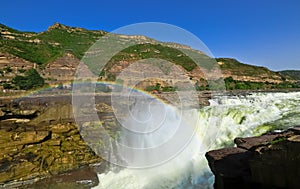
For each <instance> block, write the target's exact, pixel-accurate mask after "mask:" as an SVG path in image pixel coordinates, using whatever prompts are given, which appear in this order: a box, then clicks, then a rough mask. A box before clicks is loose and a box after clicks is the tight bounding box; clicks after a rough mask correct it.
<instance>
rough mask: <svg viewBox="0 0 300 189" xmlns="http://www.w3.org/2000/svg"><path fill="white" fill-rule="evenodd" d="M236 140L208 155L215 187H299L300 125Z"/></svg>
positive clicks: (228, 188) (220, 188)
mask: <svg viewBox="0 0 300 189" xmlns="http://www.w3.org/2000/svg"><path fill="white" fill-rule="evenodd" d="M235 143H236V145H237V147H234V148H224V149H220V150H213V151H210V152H208V153H207V154H206V158H207V160H208V162H209V166H210V168H211V170H212V172H213V173H214V175H215V184H214V187H215V188H216V189H235V188H286V189H287V188H291V189H296V188H297V189H298V188H300V182H299V180H298V178H299V176H300V169H299V167H300V155H299V154H300V127H295V128H292V129H289V130H287V131H284V132H280V133H268V134H266V135H262V136H260V137H248V138H236V139H235Z"/></svg>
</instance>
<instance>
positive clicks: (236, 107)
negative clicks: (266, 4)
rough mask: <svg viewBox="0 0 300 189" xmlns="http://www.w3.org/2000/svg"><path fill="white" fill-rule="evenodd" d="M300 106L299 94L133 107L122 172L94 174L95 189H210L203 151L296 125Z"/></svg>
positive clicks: (121, 152) (122, 148) (126, 131)
mask: <svg viewBox="0 0 300 189" xmlns="http://www.w3.org/2000/svg"><path fill="white" fill-rule="evenodd" d="M299 105H300V92H291V93H254V94H249V95H246V96H227V97H222V96H219V97H215V98H213V99H211V100H210V106H207V107H203V108H201V109H199V110H196V109H194V110H186V111H181V110H178V109H176V108H174V107H171V106H169V105H166V104H164V103H161V102H157V103H151V106H149V104H147V103H144V102H140V103H136V104H135V106H134V107H133V109H132V110H133V111H132V115H131V116H129V117H128V118H127V119H125V122H124V123H125V124H126V126H127V127H126V128H125V129H123V131H122V135H121V138H120V141H119V143H120V144H119V145H118V151H119V156H120V157H121V158H122V160H123V161H124V162H126V163H127V164H126V165H127V166H125V167H124V168H121V169H118V170H117V171H116V170H114V169H112V170H111V171H108V172H107V173H102V174H99V175H98V177H99V181H100V184H99V185H98V186H97V187H95V188H96V189H98V188H99V189H100V188H101V189H102V188H103V189H106V188H109V189H114V188H116V189H117V188H118V189H122V188H124V189H127V188H130V189H135V188H137V189H138V188H143V189H148V188H149V189H152V188H155V189H156V188H212V184H213V182H214V177H213V175H212V173H211V172H210V170H209V168H208V165H207V162H206V159H205V157H204V155H205V153H206V152H207V151H208V150H212V149H217V148H222V147H224V146H227V145H229V146H230V145H231V146H232V145H233V143H232V142H233V139H234V138H235V137H245V136H253V135H260V134H262V133H264V132H266V131H268V130H271V129H286V128H287V127H289V126H293V125H296V124H300V118H299V117H300V116H299V115H300V108H299V107H300V106H299ZM286 120H288V121H286Z"/></svg>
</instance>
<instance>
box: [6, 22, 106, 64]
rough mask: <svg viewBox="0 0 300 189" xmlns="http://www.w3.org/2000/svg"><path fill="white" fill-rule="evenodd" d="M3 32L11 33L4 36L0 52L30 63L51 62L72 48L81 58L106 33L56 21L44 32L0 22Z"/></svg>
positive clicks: (71, 50)
mask: <svg viewBox="0 0 300 189" xmlns="http://www.w3.org/2000/svg"><path fill="white" fill-rule="evenodd" d="M0 29H1V31H5V32H10V34H7V36H6V37H3V36H2V37H1V39H0V51H4V52H9V53H11V54H13V55H15V56H17V57H21V58H23V59H25V60H28V61H30V62H35V63H38V64H46V63H49V62H51V61H53V60H55V59H56V58H58V57H60V56H62V55H63V54H64V53H65V52H66V51H70V52H71V53H72V54H74V55H75V56H76V57H77V58H79V59H80V58H81V57H82V56H83V55H84V52H86V51H87V50H88V48H89V47H90V46H91V45H92V44H93V43H94V42H96V41H97V39H99V38H100V37H101V36H103V35H104V34H105V32H103V31H88V30H84V29H80V28H72V27H67V26H64V25H62V24H55V26H53V27H52V28H51V29H48V30H47V31H45V32H42V33H32V32H20V31H17V30H14V29H11V28H9V27H7V26H4V25H0Z"/></svg>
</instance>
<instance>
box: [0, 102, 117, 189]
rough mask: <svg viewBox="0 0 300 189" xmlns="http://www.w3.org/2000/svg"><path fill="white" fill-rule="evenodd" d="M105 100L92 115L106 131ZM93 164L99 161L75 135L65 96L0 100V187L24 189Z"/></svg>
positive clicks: (108, 119) (110, 120) (111, 121)
mask: <svg viewBox="0 0 300 189" xmlns="http://www.w3.org/2000/svg"><path fill="white" fill-rule="evenodd" d="M106 100H107V99H105V98H104V99H102V98H101V102H99V103H98V104H97V113H98V114H99V116H100V117H104V118H105V119H103V122H102V123H101V124H103V125H104V126H107V127H110V128H111V129H112V128H113V127H116V120H115V119H114V118H113V116H112V114H111V111H112V110H111V108H109V105H107V104H106V103H105V102H106ZM108 125H109V126H108ZM99 163H104V160H103V159H101V157H99V156H97V155H96V154H95V152H94V151H93V150H92V149H91V148H90V147H89V146H88V144H87V143H86V142H85V141H84V140H83V138H82V136H81V135H80V133H79V128H78V126H77V125H76V123H75V120H74V117H73V110H72V105H71V97H70V96H61V97H57V96H55V97H47V98H44V97H40V98H19V99H9V98H4V99H1V100H0V187H4V188H6V187H14V188H24V186H23V185H24V184H25V185H26V184H30V183H32V182H36V181H37V180H40V179H43V178H49V177H52V176H54V175H60V174H63V173H67V172H68V173H70V172H72V171H74V170H78V169H82V168H84V167H89V166H90V165H93V164H99Z"/></svg>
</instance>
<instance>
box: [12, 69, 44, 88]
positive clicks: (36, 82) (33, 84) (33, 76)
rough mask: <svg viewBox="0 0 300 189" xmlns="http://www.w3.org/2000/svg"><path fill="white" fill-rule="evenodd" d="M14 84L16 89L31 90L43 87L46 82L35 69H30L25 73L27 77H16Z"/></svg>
mask: <svg viewBox="0 0 300 189" xmlns="http://www.w3.org/2000/svg"><path fill="white" fill-rule="evenodd" d="M12 83H13V84H14V86H15V87H14V88H16V89H22V90H30V89H34V88H37V87H42V86H43V85H44V84H45V81H44V79H43V78H42V77H41V76H40V74H39V73H38V72H37V71H36V70H35V69H30V70H28V71H26V72H25V76H20V75H18V76H16V77H15V78H14V79H13V80H12ZM11 88H12V87H11Z"/></svg>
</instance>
